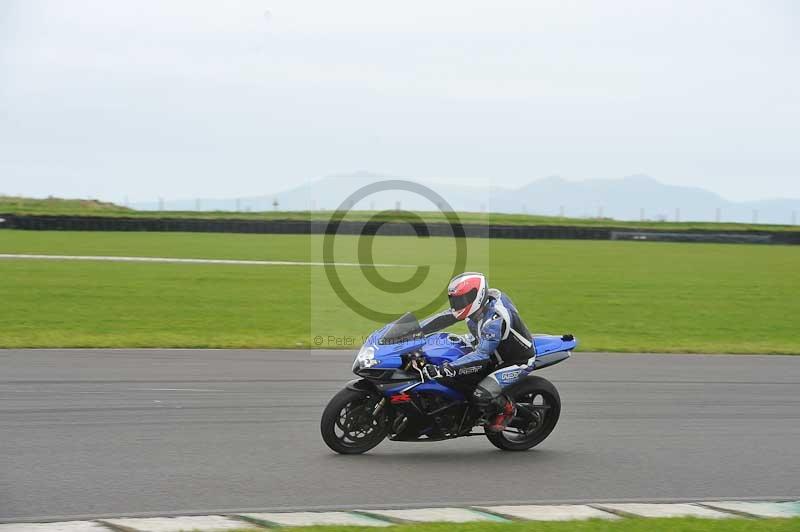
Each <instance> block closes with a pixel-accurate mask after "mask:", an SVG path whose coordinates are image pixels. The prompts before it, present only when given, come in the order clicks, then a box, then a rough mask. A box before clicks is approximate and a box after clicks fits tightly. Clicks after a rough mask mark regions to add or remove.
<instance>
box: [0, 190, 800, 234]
mask: <svg viewBox="0 0 800 532" xmlns="http://www.w3.org/2000/svg"><path fill="white" fill-rule="evenodd" d="M0 213H3V214H30V215H62V216H109V217H127V218H177V219H181V218H195V219H209V220H214V219H237V220H314V221H320V220H322V221H327V220H328V219H330V217H331V214H332V212H331V211H265V212H234V211H137V210H133V209H129V208H126V207H122V206H120V205H116V204H113V203H104V202H99V201H97V200H69V199H60V198H47V199H34V198H21V197H13V196H0ZM417 216H419V217H420V218H422V219H423V220H425V221H426V222H442V223H447V221H448V220H447V219H446V218H445V216H444V215H443V214H442V213H440V212H418V213H410V212H407V211H391V210H390V211H352V212H351V213H349V214H348V218H347V219H348V220H369V219H375V220H382V221H392V222H406V221H417ZM458 217H459V219H460V220H461V222H462V223H468V224H489V223H492V224H498V225H533V226H536V225H563V226H577V227H619V228H629V229H661V230H670V231H687V230H692V229H705V230H711V231H800V226H792V225H771V224H750V223H714V222H658V221H642V222H638V221H619V220H612V219H610V218H568V217H559V216H540V215H535V214H500V213H478V212H459V213H458Z"/></svg>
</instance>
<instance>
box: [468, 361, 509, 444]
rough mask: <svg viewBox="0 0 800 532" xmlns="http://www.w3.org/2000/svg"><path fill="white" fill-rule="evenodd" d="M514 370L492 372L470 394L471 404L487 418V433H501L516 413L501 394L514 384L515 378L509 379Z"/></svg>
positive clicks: (506, 369) (505, 369) (506, 398)
mask: <svg viewBox="0 0 800 532" xmlns="http://www.w3.org/2000/svg"><path fill="white" fill-rule="evenodd" d="M515 368H516V366H514V367H513V368H503V369H499V370H497V371H495V372H492V373H491V374H489V375H488V376H486V377H485V378H484V379H483V380H481V381H480V382H479V383H478V386H477V387H476V388H475V392H474V393H473V394H472V402H473V404H474V405H475V406H476V407H477V408H478V409H479V411H480V412H482V413H483V414H484V415H485V416H487V417H488V420H487V423H486V425H485V427H486V430H488V431H491V432H501V431H503V430H504V429H505V428H506V427H507V426H508V423H509V422H510V421H511V419H512V418H513V417H514V414H515V413H516V408H515V407H514V403H513V402H512V401H511V400H510V399H509V398H508V397H507V396H506V394H505V393H503V390H504V389H505V388H507V387H508V386H510V385H511V384H513V383H514V382H516V378H511V376H512V375H514V372H515V371H516V369H515Z"/></svg>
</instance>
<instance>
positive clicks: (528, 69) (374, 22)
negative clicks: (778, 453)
mask: <svg viewBox="0 0 800 532" xmlns="http://www.w3.org/2000/svg"><path fill="white" fill-rule="evenodd" d="M799 42H800V3H798V2H793V1H750V2H741V3H740V2H734V1H731V0H723V1H701V2H697V1H696V0H692V1H681V0H671V1H667V2H653V1H648V2H641V1H640V0H631V1H619V2H610V1H598V2H569V1H564V0H555V1H552V2H542V1H533V2H532V1H521V2H486V1H481V2H472V1H465V0H458V1H455V0H453V1H449V0H448V1H444V0H438V1H436V2H431V1H409V0H406V1H403V2H376V1H371V2H368V1H363V2H350V1H342V0H335V1H330V0H328V1H321V2H307V1H300V0H291V1H242V2H219V1H214V2H201V1H198V0H185V1H172V2H168V1H142V0H137V1H135V2H124V3H123V2H110V1H108V0H97V1H81V0H76V1H36V0H17V1H15V0H3V1H2V2H0V193H7V194H25V195H36V196H41V195H48V194H53V195H60V196H68V197H85V196H90V197H99V198H103V199H109V200H114V201H121V200H122V199H123V198H124V197H126V196H127V197H128V198H129V199H130V200H131V201H137V200H151V199H154V198H156V197H159V196H162V197H165V198H187V197H188V198H192V197H237V196H246V195H260V194H265V193H271V192H274V191H278V190H281V189H285V188H287V187H289V186H291V184H292V182H297V181H303V180H307V179H309V178H317V177H321V176H324V175H328V174H336V173H346V172H350V171H355V170H370V171H374V172H380V173H386V174H391V175H397V176H407V177H417V178H421V179H432V180H437V181H451V182H463V183H470V184H486V183H489V182H492V183H494V184H495V185H501V186H516V185H521V184H524V183H526V182H528V181H531V180H533V179H537V178H541V177H545V176H548V175H560V176H562V177H565V178H569V179H588V178H597V177H603V178H608V177H622V176H625V175H629V174H636V173H646V174H649V175H651V176H653V177H655V178H657V179H659V180H661V181H663V182H667V183H673V184H685V185H696V186H702V187H705V188H709V189H712V190H714V191H716V192H718V193H720V194H722V195H723V196H725V197H727V198H729V199H734V200H742V199H753V198H764V197H800V89H799V88H798V87H800V66H799V65H800V59H799V57H800V54H798V52H800V46H798V43H799Z"/></svg>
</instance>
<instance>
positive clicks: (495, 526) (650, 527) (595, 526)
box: [241, 518, 800, 532]
mask: <svg viewBox="0 0 800 532" xmlns="http://www.w3.org/2000/svg"><path fill="white" fill-rule="evenodd" d="M245 530H248V531H249V532H250V531H253V530H255V529H243V530H242V531H241V532H245ZM293 530H297V531H299V532H312V531H313V532H351V531H354V530H360V531H366V530H375V528H374V527H354V526H312V527H298V528H293ZM388 530H391V531H392V532H789V531H792V532H796V531H797V530H800V518H794V519H720V520H716V519H692V518H669V519H622V520H619V521H604V520H599V519H592V520H589V521H565V522H557V521H528V522H517V523H431V524H418V525H397V526H393V527H391V528H388Z"/></svg>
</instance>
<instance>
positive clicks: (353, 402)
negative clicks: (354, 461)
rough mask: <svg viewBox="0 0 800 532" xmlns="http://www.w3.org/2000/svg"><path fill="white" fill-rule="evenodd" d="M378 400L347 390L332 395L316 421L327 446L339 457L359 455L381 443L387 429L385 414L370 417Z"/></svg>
mask: <svg viewBox="0 0 800 532" xmlns="http://www.w3.org/2000/svg"><path fill="white" fill-rule="evenodd" d="M380 400H381V398H380V397H378V396H377V395H373V394H370V393H368V392H363V391H356V390H350V389H348V388H345V389H344V390H342V391H340V392H339V393H337V394H336V395H334V396H333V399H331V400H330V402H328V406H326V407H325V410H324V411H323V412H322V420H321V421H320V431H321V432H322V439H323V440H324V441H325V443H326V444H327V446H328V447H330V448H331V449H333V450H334V451H336V452H337V453H340V454H361V453H365V452H367V451H369V450H370V449H372V448H373V447H375V446H376V445H378V444H379V443H380V442H382V441H383V439H384V438H385V437H386V434H387V432H388V430H389V423H388V421H387V418H386V414H385V412H381V413H379V414H378V416H377V417H373V415H372V412H373V410H374V408H375V405H377V404H378V401H380Z"/></svg>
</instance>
